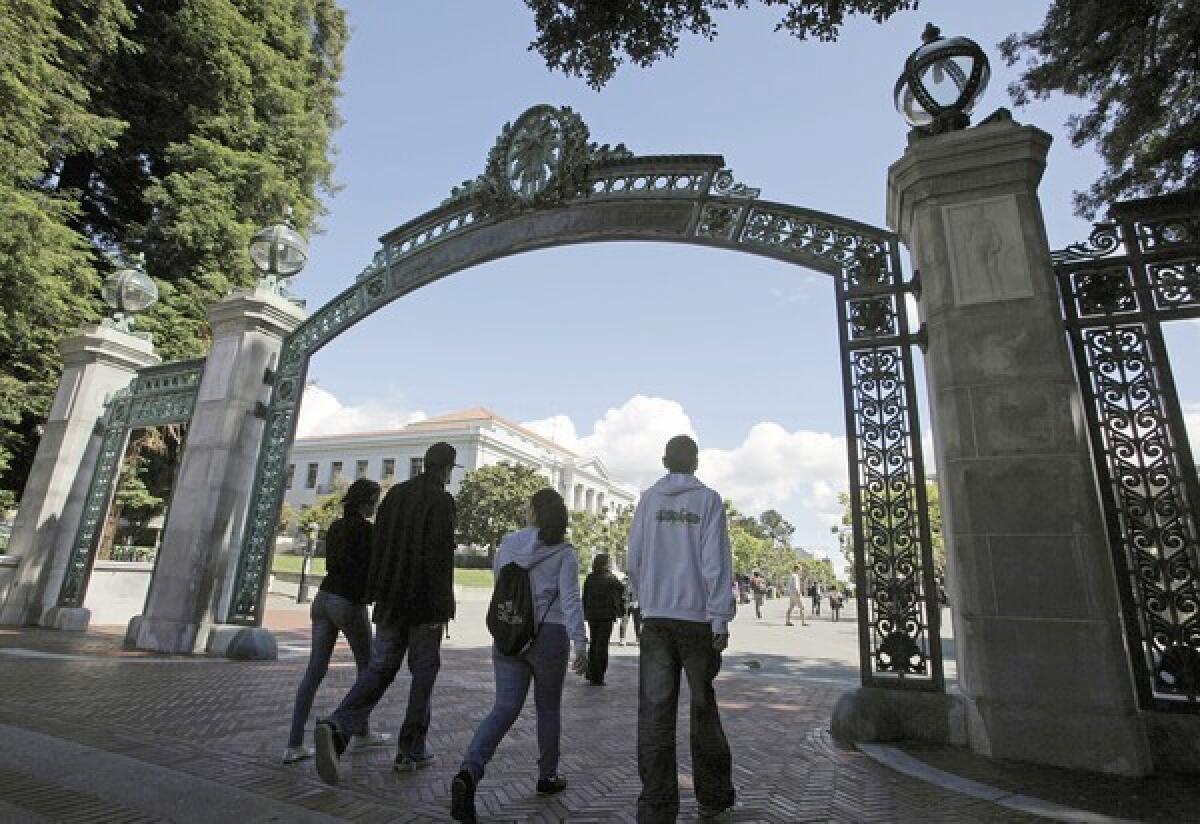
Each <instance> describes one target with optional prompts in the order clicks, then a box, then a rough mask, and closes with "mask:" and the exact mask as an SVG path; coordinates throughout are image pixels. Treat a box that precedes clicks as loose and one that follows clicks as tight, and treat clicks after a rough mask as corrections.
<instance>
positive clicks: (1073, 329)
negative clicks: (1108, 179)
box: [1054, 193, 1200, 712]
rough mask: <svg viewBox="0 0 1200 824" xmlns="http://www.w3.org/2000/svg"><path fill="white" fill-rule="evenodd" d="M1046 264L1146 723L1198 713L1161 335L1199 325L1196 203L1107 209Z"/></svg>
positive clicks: (1197, 563)
mask: <svg viewBox="0 0 1200 824" xmlns="http://www.w3.org/2000/svg"><path fill="white" fill-rule="evenodd" d="M1109 215H1110V219H1111V220H1110V222H1107V223H1098V224H1096V226H1095V230H1094V231H1093V232H1092V234H1091V236H1090V237H1089V238H1088V240H1087V242H1086V243H1080V244H1075V245H1073V246H1070V247H1068V248H1067V249H1064V250H1062V251H1059V252H1055V253H1054V263H1055V272H1056V275H1057V280H1058V287H1059V295H1060V297H1061V299H1062V304H1063V310H1064V315H1065V317H1066V322H1067V329H1068V330H1069V333H1070V338H1071V347H1072V350H1073V353H1074V357H1075V366H1076V370H1077V372H1078V376H1079V379H1080V380H1079V383H1080V386H1081V388H1082V392H1083V397H1084V406H1085V409H1086V414H1087V420H1088V429H1089V433H1090V435H1091V441H1092V452H1093V456H1094V459H1095V465H1096V473H1097V476H1098V479H1099V483H1100V493H1101V498H1102V500H1103V504H1104V511H1105V519H1106V522H1107V527H1108V534H1109V541H1110V544H1111V547H1112V554H1113V562H1114V564H1115V566H1116V570H1117V574H1118V577H1119V587H1120V590H1121V592H1120V594H1121V601H1122V607H1123V612H1124V620H1125V632H1126V635H1127V641H1128V646H1129V650H1130V654H1131V657H1132V659H1133V669H1134V674H1135V678H1136V681H1137V690H1138V697H1139V701H1140V703H1141V705H1142V707H1143V708H1146V709H1163V710H1182V711H1187V712H1200V591H1198V585H1200V532H1198V531H1197V527H1198V524H1197V515H1198V513H1200V489H1198V488H1197V479H1196V468H1195V467H1196V463H1195V458H1194V455H1193V453H1192V450H1191V447H1190V445H1189V444H1188V438H1187V429H1186V425H1185V421H1184V416H1183V410H1182V409H1181V407H1180V402H1179V396H1178V393H1177V391H1176V388H1175V380H1174V377H1173V375H1172V372H1171V364H1170V360H1169V359H1168V357H1167V349H1166V345H1165V343H1164V340H1163V334H1162V324H1163V322H1164V321H1169V320H1176V319H1183V318H1200V193H1185V194H1180V195H1172V196H1167V197H1162V198H1153V199H1149V200H1139V201H1130V202H1127V203H1121V204H1117V205H1115V206H1113V207H1112V209H1111V210H1110V211H1109Z"/></svg>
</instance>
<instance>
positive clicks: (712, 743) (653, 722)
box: [637, 618, 735, 822]
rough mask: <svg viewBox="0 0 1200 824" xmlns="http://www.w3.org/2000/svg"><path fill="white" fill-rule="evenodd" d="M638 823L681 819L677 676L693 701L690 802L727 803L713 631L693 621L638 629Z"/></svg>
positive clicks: (727, 761)
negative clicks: (683, 680) (693, 793)
mask: <svg viewBox="0 0 1200 824" xmlns="http://www.w3.org/2000/svg"><path fill="white" fill-rule="evenodd" d="M638 664H639V666H638V736H637V750H638V774H639V775H640V776H641V779H642V794H641V796H639V797H638V821H639V822H672V821H674V820H675V817H676V816H677V815H678V814H679V774H678V765H677V763H676V760H675V716H676V714H677V712H678V705H679V673H680V671H681V670H682V671H683V673H684V674H685V675H686V676H687V681H688V691H689V692H690V694H691V701H692V706H691V749H692V774H693V778H694V782H695V791H696V799H697V800H698V801H699V802H700V803H701V804H703V805H704V806H706V807H726V806H729V805H730V804H732V803H733V800H734V795H735V794H734V789H733V759H732V757H731V756H730V754H729V742H728V741H727V740H726V739H725V731H724V729H722V728H721V716H720V713H719V711H718V709H717V696H716V693H715V692H714V691H713V679H714V678H716V677H717V673H718V672H720V670H721V655H720V653H718V652H716V651H715V650H714V649H713V647H712V627H711V626H709V625H708V624H704V623H696V622H693V621H674V620H670V619H666V618H647V619H646V620H645V621H644V622H643V623H642V646H641V650H640V655H639V661H638Z"/></svg>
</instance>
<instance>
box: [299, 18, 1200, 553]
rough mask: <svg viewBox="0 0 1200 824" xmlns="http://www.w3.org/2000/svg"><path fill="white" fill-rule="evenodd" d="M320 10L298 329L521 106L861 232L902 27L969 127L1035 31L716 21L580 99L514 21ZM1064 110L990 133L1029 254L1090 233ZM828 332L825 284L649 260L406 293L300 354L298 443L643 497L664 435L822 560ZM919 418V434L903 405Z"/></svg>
mask: <svg viewBox="0 0 1200 824" xmlns="http://www.w3.org/2000/svg"><path fill="white" fill-rule="evenodd" d="M343 5H344V7H345V8H346V9H347V12H348V16H349V22H350V26H351V37H350V41H349V44H348V46H347V50H346V69H345V75H344V78H343V83H342V89H343V97H342V99H341V102H340V108H341V112H342V115H343V117H344V119H345V125H344V126H343V127H342V128H341V129H340V130H339V131H338V132H337V134H336V136H335V141H336V144H337V150H338V155H337V158H336V163H337V170H336V175H335V177H336V179H337V181H338V184H339V186H340V188H339V190H338V191H337V192H336V194H335V195H333V196H332V197H330V198H328V199H327V201H326V208H327V214H325V216H324V217H323V218H322V221H321V223H322V226H321V230H320V232H319V233H317V234H315V235H314V236H313V237H312V238H311V239H310V263H309V264H308V267H307V269H306V270H305V271H304V272H303V273H302V274H301V276H300V277H298V278H297V279H296V281H295V282H294V285H293V291H294V292H296V293H297V294H298V295H299V296H300V297H303V298H305V299H307V301H308V305H309V307H310V309H311V310H315V309H316V308H318V307H320V306H321V305H323V304H324V303H325V302H326V301H328V300H329V299H330V298H331V297H333V296H334V295H336V294H337V293H338V292H340V291H341V290H342V289H344V288H345V287H346V286H348V285H350V284H351V283H352V282H353V280H354V276H355V275H356V274H357V273H358V272H360V271H361V270H362V268H363V267H364V266H365V265H366V264H367V263H368V262H369V261H370V259H371V256H372V255H373V254H374V252H375V250H376V249H377V248H378V238H379V237H380V236H381V235H383V234H384V233H386V232H387V231H388V230H390V229H392V228H394V227H396V226H399V225H401V224H403V223H405V222H407V221H408V220H411V219H412V218H414V217H416V216H418V215H420V214H422V213H424V212H426V211H428V210H430V209H432V208H434V207H436V206H437V205H438V204H439V203H441V201H442V200H443V199H444V198H445V197H447V196H448V194H449V192H450V189H451V187H453V186H455V185H457V184H459V183H460V182H461V181H463V180H466V179H470V178H473V177H475V176H476V175H478V174H479V173H480V172H482V170H483V165H484V161H485V158H486V155H487V152H488V150H489V149H490V148H491V146H492V145H493V143H494V142H495V140H496V137H497V135H498V134H499V133H500V129H501V128H502V126H503V125H504V124H505V123H506V122H508V121H511V120H515V119H516V118H517V117H518V116H519V115H520V114H521V113H522V112H523V111H525V110H526V109H527V108H529V107H530V106H532V105H535V104H539V103H549V104H552V105H555V106H563V105H566V106H570V107H572V108H573V109H574V110H575V111H576V112H577V113H578V114H579V115H580V116H582V118H583V119H584V121H585V122H586V123H587V124H588V126H589V127H590V129H591V135H592V139H593V140H595V141H597V142H600V143H618V142H623V143H625V144H626V145H627V146H628V147H629V148H630V149H631V150H632V151H634V152H635V153H637V154H721V155H723V156H724V157H725V160H726V164H727V165H728V166H729V167H730V168H732V169H733V171H734V173H735V175H736V177H737V179H738V180H739V181H742V182H744V183H746V184H748V185H750V186H755V187H760V188H761V189H762V198H764V199H768V200H773V201H779V202H783V203H790V204H794V205H797V206H801V207H806V208H811V209H816V210H820V211H824V212H830V213H833V214H837V215H841V216H844V217H848V218H852V219H855V220H859V221H862V222H865V223H869V224H873V225H878V226H884V225H885V218H884V209H885V187H886V180H887V168H888V166H889V164H891V163H892V162H894V161H896V160H897V159H899V158H900V156H901V154H902V153H903V151H904V146H905V140H906V132H907V126H906V125H905V124H904V122H903V121H902V120H901V118H900V117H899V115H897V114H896V112H895V110H894V108H893V106H892V101H891V94H892V87H893V85H894V83H895V79H896V77H897V75H898V74H899V71H900V69H901V67H902V65H903V62H904V59H905V58H906V57H907V55H908V54H909V52H910V51H911V50H912V49H913V48H915V47H916V46H917V45H918V44H919V42H920V33H921V30H922V29H923V28H924V25H925V23H926V21H933V22H935V23H936V24H937V25H939V26H940V27H941V29H942V31H943V32H944V33H945V34H947V35H953V34H962V35H966V36H969V37H972V38H974V39H975V40H977V41H978V42H979V43H980V44H981V45H982V46H983V47H984V49H985V51H986V52H987V54H988V56H989V58H990V60H991V64H992V80H991V84H990V86H989V88H988V90H987V92H986V94H985V96H984V98H983V99H982V101H981V102H980V104H979V106H978V108H977V112H976V119H981V118H982V117H983V116H986V115H987V114H989V113H990V112H992V111H994V110H995V109H996V108H998V107H1000V106H1008V107H1010V108H1012V104H1011V101H1010V100H1009V98H1008V96H1007V94H1006V91H1005V89H1006V87H1007V86H1008V84H1009V83H1011V82H1012V81H1013V80H1014V79H1015V78H1016V75H1017V72H1016V69H1013V68H1009V67H1006V66H1004V65H1003V62H1002V60H1001V58H1000V55H999V52H998V50H997V48H996V44H997V43H998V42H999V41H1000V40H1001V39H1002V38H1003V37H1005V36H1006V35H1007V34H1009V33H1011V32H1014V31H1019V32H1024V31H1030V30H1032V29H1034V28H1036V27H1037V26H1038V25H1039V24H1040V22H1041V19H1042V18H1043V17H1044V15H1045V12H1046V9H1047V7H1048V3H1047V2H1045V0H1009V1H1008V2H1005V3H996V2H992V0H924V2H922V3H921V6H920V9H919V10H918V11H916V12H907V13H901V14H899V15H897V16H895V17H893V18H892V19H891V20H890V21H889V22H888V23H886V24H883V25H879V24H875V23H873V22H871V21H870V20H865V21H863V20H855V21H853V22H851V23H850V24H849V25H847V26H846V27H845V29H844V30H843V33H842V35H841V38H840V39H839V41H838V42H836V43H833V44H822V43H815V42H800V41H798V40H796V39H794V38H792V37H790V36H788V35H786V34H784V33H782V32H776V31H774V27H775V24H776V22H777V20H778V17H779V16H780V15H781V14H782V11H781V10H779V9H776V10H774V11H772V10H771V9H763V8H760V7H757V6H755V7H754V8H752V9H748V10H741V11H730V12H726V13H723V14H719V15H718V16H717V18H716V20H717V24H718V30H719V36H718V37H717V39H716V40H715V41H714V42H707V41H705V40H703V39H701V38H690V37H689V38H685V39H684V40H683V42H682V43H681V45H680V48H679V50H678V52H677V54H676V56H675V57H674V58H672V59H667V60H663V61H660V62H659V63H657V64H655V65H654V66H652V67H650V68H649V69H641V68H637V67H633V66H628V65H626V66H623V67H622V68H621V69H619V70H618V73H617V75H616V77H615V78H614V79H613V80H612V81H610V82H609V84H608V85H607V86H606V87H605V88H604V89H603V90H601V91H599V92H597V91H595V90H593V89H591V88H589V87H588V86H587V84H586V83H585V82H584V81H583V80H581V79H579V78H573V77H566V76H565V75H562V74H560V73H553V74H552V73H550V72H549V71H548V70H547V69H546V67H545V65H544V63H543V62H542V60H541V58H540V56H538V55H537V54H536V53H534V52H531V51H529V50H528V48H527V47H528V44H529V43H530V41H531V40H532V39H533V38H534V36H535V32H534V28H533V22H532V13H531V12H530V11H529V10H528V9H527V7H526V6H525V5H524V4H523V3H521V2H519V1H518V0H407V2H404V3H390V2H389V3H385V2H380V1H379V0H349V1H348V2H344V3H343ZM1081 110H1082V105H1081V104H1080V102H1079V101H1075V100H1069V99H1052V100H1049V101H1043V102H1038V103H1036V104H1035V105H1032V106H1029V107H1026V108H1022V109H1015V110H1014V114H1015V116H1016V118H1017V120H1018V121H1020V122H1023V123H1032V124H1035V125H1037V126H1039V127H1040V128H1042V129H1044V130H1046V131H1048V132H1049V133H1050V134H1051V135H1052V136H1053V138H1054V142H1053V145H1052V147H1051V150H1050V156H1049V159H1048V165H1047V170H1046V174H1045V177H1044V179H1043V181H1042V184H1041V187H1040V190H1039V191H1040V194H1041V198H1042V208H1043V211H1044V213H1045V217H1046V223H1047V231H1048V235H1049V238H1050V243H1051V247H1052V248H1060V247H1062V246H1065V245H1067V244H1069V243H1072V242H1075V241H1078V240H1082V239H1084V238H1086V236H1087V234H1088V232H1089V230H1090V227H1089V225H1088V223H1087V222H1085V221H1083V220H1081V219H1079V218H1077V217H1075V216H1074V215H1073V214H1072V212H1071V193H1072V192H1073V191H1076V190H1079V189H1083V188H1086V187H1087V186H1088V185H1089V184H1090V183H1091V182H1092V181H1093V180H1094V179H1095V178H1096V177H1097V176H1098V174H1099V171H1100V169H1101V163H1100V160H1099V158H1098V157H1097V156H1096V154H1095V152H1094V150H1093V149H1092V148H1090V147H1085V148H1082V149H1076V148H1073V147H1072V146H1071V145H1070V143H1069V140H1068V139H1067V137H1066V133H1065V130H1064V123H1065V121H1066V119H1067V117H1068V116H1069V115H1070V114H1071V113H1073V112H1078V111H1081ZM905 257H906V258H907V255H905ZM905 265H906V267H907V266H908V263H907V259H906V262H905ZM834 311H835V308H834V301H833V285H832V281H831V280H830V278H829V277H828V276H827V275H822V274H819V273H815V272H810V271H808V270H805V269H801V268H799V267H796V266H793V265H789V264H784V263H780V262H777V261H769V260H766V259H763V258H758V257H754V256H751V255H745V254H740V253H735V252H727V251H722V250H713V249H700V248H695V247H690V246H682V245H677V244H652V243H603V244H593V245H581V246H572V247H567V248H559V249H549V250H542V251H537V252H531V253H526V254H522V255H518V256H515V257H511V258H507V259H504V260H500V261H496V262H493V263H489V264H485V265H482V266H477V267H474V268H472V269H469V270H467V271H465V272H461V273H458V274H455V275H453V276H451V277H449V278H446V279H444V280H442V281H439V282H438V283H435V284H432V285H430V286H428V287H425V288H424V289H422V290H420V291H418V292H416V293H414V294H413V295H411V296H408V297H406V298H404V299H402V300H400V301H397V302H396V303H393V304H392V305H391V306H389V307H387V308H385V309H384V310H382V311H380V312H377V313H375V314H374V315H372V316H371V317H369V318H368V319H366V320H365V321H363V322H361V323H360V324H358V325H357V326H355V327H354V328H353V329H351V330H349V331H348V332H346V333H345V334H343V335H342V336H340V337H339V338H337V339H336V340H334V341H333V342H331V343H330V344H329V345H328V346H326V347H325V349H323V350H322V351H321V352H319V353H318V354H317V355H316V356H315V357H314V359H313V362H312V365H311V368H310V371H309V377H310V378H311V379H313V380H315V382H316V384H315V385H314V386H312V387H311V388H310V389H309V390H308V391H307V393H306V396H305V398H306V399H305V404H304V407H303V409H302V411H301V423H300V427H301V434H306V433H307V434H312V433H318V432H320V433H329V432H335V431H362V430H367V429H380V428H387V427H391V426H397V427H398V426H402V425H403V424H404V423H406V422H409V421H411V420H414V419H419V418H420V417H423V416H425V415H437V414H442V413H445V412H450V411H453V410H457V409H463V408H468V407H477V406H484V407H487V408H489V409H491V410H493V411H494V412H496V413H497V414H500V415H502V416H504V417H507V418H509V419H512V420H517V421H521V422H524V423H526V424H528V425H530V426H531V427H532V428H534V429H535V430H537V431H539V432H541V433H542V434H545V435H546V436H548V437H553V438H555V439H556V440H558V441H560V442H562V443H564V445H566V446H569V447H571V448H574V449H576V450H577V451H580V452H582V453H585V454H596V455H599V456H600V458H601V459H602V460H603V461H604V462H605V464H606V465H607V466H608V468H609V470H610V471H611V473H612V474H613V475H614V476H616V477H617V478H619V479H621V480H626V481H629V482H631V483H634V484H637V485H639V486H644V485H648V484H649V483H651V482H652V481H653V480H654V479H655V478H656V477H657V476H658V475H659V474H660V473H661V464H660V462H659V457H660V456H661V454H662V445H663V443H664V442H665V441H666V439H667V438H668V437H670V436H672V435H675V434H678V433H680V432H688V433H690V434H693V435H694V436H695V437H696V438H697V440H698V442H699V443H700V446H701V449H702V454H701V468H700V472H699V474H700V477H701V478H702V479H703V480H705V481H706V482H707V483H709V484H710V485H711V486H713V487H714V488H715V489H717V490H718V491H719V492H721V493H722V494H723V495H724V496H725V497H727V498H730V499H732V500H733V502H734V503H735V505H737V506H738V507H739V508H740V509H741V510H743V511H748V512H758V511H761V510H762V509H764V508H768V507H772V508H776V509H778V510H780V511H781V512H783V514H784V515H785V516H786V517H787V518H788V519H789V520H790V521H791V522H792V523H793V524H794V525H795V526H796V528H797V529H796V534H795V536H794V542H795V543H796V544H798V545H801V546H805V547H810V548H813V549H816V550H818V552H819V553H828V554H831V555H832V556H834V557H835V559H836V557H837V556H838V553H837V552H836V551H835V547H836V540H835V537H834V536H833V535H831V533H830V526H831V525H832V524H834V523H836V521H837V518H838V516H839V511H838V507H837V504H836V495H837V492H838V491H839V490H841V489H844V488H845V487H846V486H847V480H846V478H847V475H846V472H847V469H846V462H845V431H844V419H843V412H842V392H841V377H840V371H839V354H838V343H837V333H836V327H835V323H834ZM1168 341H1169V346H1170V347H1171V350H1172V355H1173V358H1174V360H1175V363H1176V367H1175V372H1176V379H1177V380H1178V381H1179V383H1180V390H1181V395H1182V397H1183V399H1184V401H1185V404H1186V405H1187V408H1188V410H1189V414H1190V422H1191V426H1192V430H1193V431H1194V432H1196V433H1197V434H1196V435H1193V442H1197V443H1200V378H1197V376H1196V375H1194V374H1192V373H1193V372H1194V371H1195V370H1190V371H1189V370H1188V369H1186V368H1184V367H1183V366H1182V365H1183V364H1184V363H1190V362H1192V359H1193V358H1195V357H1196V355H1197V354H1200V323H1183V324H1176V325H1175V326H1174V327H1172V328H1170V329H1169V330H1168ZM918 361H919V358H918ZM919 399H920V401H921V404H922V411H923V413H924V417H923V421H924V424H925V425H926V426H927V425H928V412H927V404H926V403H925V397H924V390H923V389H922V390H921V393H920V395H919ZM927 465H930V466H931V465H932V459H931V458H927Z"/></svg>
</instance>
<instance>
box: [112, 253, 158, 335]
mask: <svg viewBox="0 0 1200 824" xmlns="http://www.w3.org/2000/svg"><path fill="white" fill-rule="evenodd" d="M100 294H101V296H102V297H103V298H104V302H105V303H106V304H108V307H109V309H111V310H112V312H111V313H110V315H109V317H108V318H107V319H106V325H108V326H111V327H112V328H114V329H119V330H121V331H122V332H131V331H132V330H133V316H134V315H137V314H140V313H142V312H145V311H146V310H147V309H149V308H150V307H151V306H153V305H154V304H155V303H157V302H158V287H157V286H156V285H155V284H154V281H153V280H152V279H151V278H150V276H149V275H147V274H146V272H145V269H144V264H143V259H142V256H141V255H137V256H136V257H135V258H134V260H133V261H132V262H131V263H127V264H126V265H124V266H122V267H121V268H119V269H117V270H116V271H115V272H113V273H112V274H111V275H109V276H108V277H106V278H105V279H104V283H103V284H102V285H101V287H100Z"/></svg>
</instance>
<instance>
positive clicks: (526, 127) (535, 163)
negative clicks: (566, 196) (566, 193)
mask: <svg viewBox="0 0 1200 824" xmlns="http://www.w3.org/2000/svg"><path fill="white" fill-rule="evenodd" d="M563 145H564V138H563V125H562V122H561V120H560V118H559V115H558V113H557V112H556V111H554V109H552V108H550V107H549V106H539V107H537V108H534V109H530V110H529V111H527V112H526V113H525V114H523V115H521V118H520V119H519V120H518V121H517V123H516V125H515V126H514V127H513V133H512V138H511V139H510V141H509V144H508V152H507V154H506V156H505V161H504V171H505V176H506V178H507V180H508V185H509V186H510V187H511V188H512V191H513V193H514V194H516V195H517V197H519V198H521V199H522V200H529V199H530V198H533V197H535V196H536V195H538V194H539V193H541V192H542V191H543V190H544V189H545V188H546V187H547V186H548V185H549V184H550V180H551V179H552V178H553V177H554V175H555V174H556V173H557V172H558V169H559V166H560V165H561V163H562V158H563Z"/></svg>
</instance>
